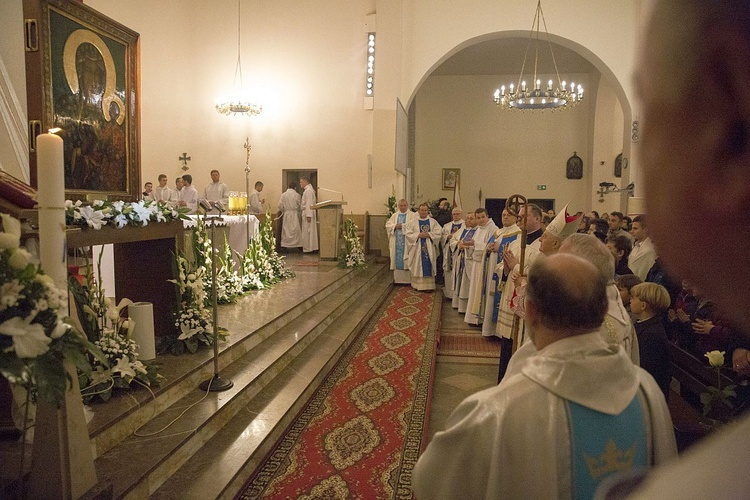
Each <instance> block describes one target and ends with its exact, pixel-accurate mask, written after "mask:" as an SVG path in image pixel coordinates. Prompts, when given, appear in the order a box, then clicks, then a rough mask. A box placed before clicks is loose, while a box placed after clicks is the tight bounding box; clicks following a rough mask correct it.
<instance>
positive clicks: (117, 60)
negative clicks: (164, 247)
mask: <svg viewBox="0 0 750 500" xmlns="http://www.w3.org/2000/svg"><path fill="white" fill-rule="evenodd" d="M43 3H44V2H43ZM45 11H46V12H45V13H46V14H47V16H46V21H47V26H48V30H47V31H46V33H47V36H48V38H47V40H46V41H47V43H46V44H45V45H46V47H45V59H46V60H45V63H46V64H45V65H47V64H48V66H47V70H48V73H47V75H46V77H45V83H48V84H49V85H50V86H51V90H52V92H51V96H48V97H47V98H46V99H49V100H50V101H51V102H48V103H47V104H48V105H47V106H46V108H47V109H46V115H47V118H48V123H51V126H52V127H60V128H61V129H62V132H61V133H60V135H61V136H62V138H63V140H64V158H65V159H64V162H65V189H66V191H67V192H68V193H70V194H74V195H75V194H78V195H79V196H80V195H86V194H88V193H101V194H104V195H108V196H113V197H118V198H122V199H129V198H132V197H133V195H136V194H137V193H138V192H139V191H138V188H139V184H140V182H139V181H140V180H139V171H140V164H139V163H140V162H139V143H138V141H139V137H138V130H139V127H138V103H137V98H138V93H137V90H138V89H137V84H138V79H137V67H138V65H137V56H138V45H137V44H138V34H137V33H135V32H133V31H131V30H129V29H128V28H125V27H124V26H121V25H119V24H117V23H115V22H114V21H112V20H111V19H108V18H106V17H104V16H102V15H101V14H99V13H98V12H96V11H94V10H93V9H90V8H86V7H85V6H83V5H81V4H78V5H71V4H70V3H69V2H59V1H55V0H48V2H47V9H45Z"/></svg>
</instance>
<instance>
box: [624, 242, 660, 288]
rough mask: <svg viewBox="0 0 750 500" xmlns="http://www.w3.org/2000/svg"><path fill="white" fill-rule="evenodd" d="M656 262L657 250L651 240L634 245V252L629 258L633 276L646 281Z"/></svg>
mask: <svg viewBox="0 0 750 500" xmlns="http://www.w3.org/2000/svg"><path fill="white" fill-rule="evenodd" d="M654 262H656V248H654V244H653V243H652V242H651V238H646V239H645V240H643V241H639V242H636V243H634V244H633V250H632V251H631V252H630V255H629V256H628V267H629V268H630V270H631V271H633V274H635V275H636V276H638V277H639V278H641V279H642V280H643V281H646V275H647V274H648V271H649V270H650V269H651V267H652V266H653V265H654Z"/></svg>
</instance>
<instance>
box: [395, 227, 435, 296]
mask: <svg viewBox="0 0 750 500" xmlns="http://www.w3.org/2000/svg"><path fill="white" fill-rule="evenodd" d="M425 223H428V224H429V225H430V230H429V236H428V237H427V238H424V239H422V238H420V237H419V233H420V232H421V231H420V230H419V227H420V224H425ZM441 229H442V228H441V227H440V224H438V222H437V221H436V220H435V219H433V218H432V217H429V216H428V217H427V218H426V219H419V218H414V219H412V220H411V221H409V222H407V223H406V230H405V231H404V238H405V239H406V255H407V261H408V263H409V272H410V273H411V286H412V287H413V288H415V289H416V290H434V289H435V275H436V274H437V268H436V262H437V245H438V244H439V243H440V231H441ZM422 241H424V246H423V245H422ZM423 251H426V252H427V256H428V257H429V259H430V264H431V267H432V273H431V274H430V275H428V276H425V274H426V269H424V268H423V265H422V252H423Z"/></svg>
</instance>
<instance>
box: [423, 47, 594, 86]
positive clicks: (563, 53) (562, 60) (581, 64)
mask: <svg viewBox="0 0 750 500" xmlns="http://www.w3.org/2000/svg"><path fill="white" fill-rule="evenodd" d="M527 47H528V56H527V58H526V67H525V69H524V75H529V74H533V71H534V47H535V44H534V43H533V42H532V43H531V45H529V39H528V38H496V39H494V40H487V41H484V42H480V43H477V44H475V45H472V46H470V47H466V48H465V49H462V50H460V51H458V52H457V53H455V54H453V55H452V56H451V57H449V58H448V59H446V60H445V61H444V62H443V63H442V64H441V65H440V66H438V67H437V68H436V69H435V71H433V73H432V76H447V75H450V76H457V75H508V74H518V73H520V71H521V65H522V64H523V60H524V53H525V52H526V49H527ZM538 47H539V50H538V53H539V63H538V68H539V73H541V74H551V73H553V71H554V65H553V63H552V57H551V56H550V51H549V45H548V42H546V41H544V40H540V42H539V46H538ZM552 49H553V51H554V54H555V61H556V62H557V68H558V71H559V72H560V77H561V78H563V79H564V78H565V77H564V75H565V74H571V73H597V70H596V68H594V66H593V65H592V64H591V63H590V62H588V61H587V60H586V59H584V58H583V57H581V56H580V55H578V54H577V53H576V52H573V51H572V50H570V49H567V48H565V47H563V46H561V45H557V44H555V43H552ZM529 79H531V77H529Z"/></svg>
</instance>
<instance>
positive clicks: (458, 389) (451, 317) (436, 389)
mask: <svg viewBox="0 0 750 500" xmlns="http://www.w3.org/2000/svg"><path fill="white" fill-rule="evenodd" d="M442 314H443V316H442V320H441V327H442V328H450V329H452V330H454V331H455V330H456V329H462V330H466V331H467V332H472V333H475V334H476V335H481V334H482V333H481V331H480V329H479V328H475V327H470V326H468V325H467V324H466V323H464V321H463V319H464V316H463V314H459V312H458V311H457V310H455V309H453V308H452V307H451V305H450V301H448V300H445V301H444V302H443V310H442ZM497 367H498V362H497V361H496V360H492V359H487V358H469V357H456V356H438V358H437V361H436V364H435V376H434V382H433V388H432V402H431V409H430V423H429V437H430V439H432V436H433V435H434V434H435V433H436V432H437V431H440V430H442V429H443V428H444V427H445V421H446V420H447V419H448V417H449V416H450V414H451V412H452V411H453V410H454V409H455V408H456V406H457V405H458V404H459V403H460V402H461V401H462V400H463V399H464V398H465V397H467V396H469V395H470V394H474V393H475V392H477V391H481V390H482V389H486V388H488V387H492V386H494V385H496V384H497Z"/></svg>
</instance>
